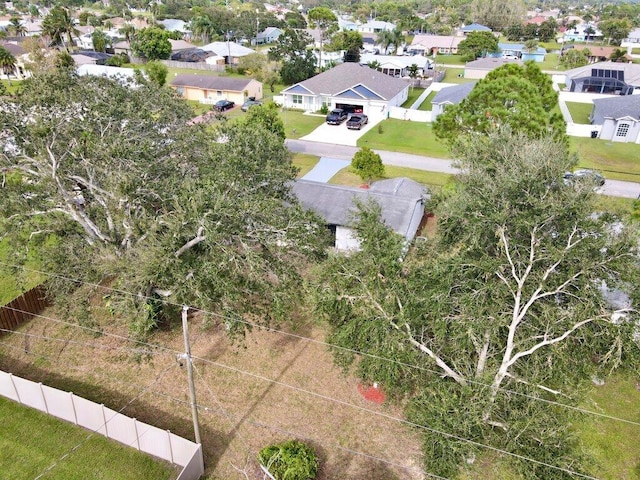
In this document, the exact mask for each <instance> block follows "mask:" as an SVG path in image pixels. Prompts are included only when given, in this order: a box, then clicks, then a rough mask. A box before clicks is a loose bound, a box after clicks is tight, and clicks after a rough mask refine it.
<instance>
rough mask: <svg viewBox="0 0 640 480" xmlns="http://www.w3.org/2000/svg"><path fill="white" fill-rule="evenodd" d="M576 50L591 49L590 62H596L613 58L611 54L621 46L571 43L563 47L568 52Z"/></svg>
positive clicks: (563, 50)
mask: <svg viewBox="0 0 640 480" xmlns="http://www.w3.org/2000/svg"><path fill="white" fill-rule="evenodd" d="M572 48H573V49H575V50H588V51H589V63H596V62H606V61H607V60H609V58H611V55H612V54H613V52H614V51H615V50H616V49H619V48H620V47H601V46H598V45H571V46H569V47H568V48H563V49H562V53H563V54H564V52H566V51H567V50H570V49H572ZM630 60H631V58H628V59H627V61H630Z"/></svg>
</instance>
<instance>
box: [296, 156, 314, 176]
mask: <svg viewBox="0 0 640 480" xmlns="http://www.w3.org/2000/svg"><path fill="white" fill-rule="evenodd" d="M319 160H320V157H317V156H315V155H308V154H306V153H296V154H294V155H293V164H294V165H295V166H296V167H298V169H299V170H300V171H299V172H298V178H301V177H304V176H305V175H306V174H307V173H309V171H310V170H311V169H312V168H313V167H315V166H316V164H317V163H318V161H319Z"/></svg>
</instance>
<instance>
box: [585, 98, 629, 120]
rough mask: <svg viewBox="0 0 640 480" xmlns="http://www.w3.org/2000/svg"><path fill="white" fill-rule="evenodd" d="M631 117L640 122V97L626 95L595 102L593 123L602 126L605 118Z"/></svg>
mask: <svg viewBox="0 0 640 480" xmlns="http://www.w3.org/2000/svg"><path fill="white" fill-rule="evenodd" d="M624 117H630V118H633V119H635V120H636V121H640V95H625V96H622V97H620V96H616V97H610V98H596V99H594V100H593V123H595V124H601V123H603V122H604V119H605V118H624Z"/></svg>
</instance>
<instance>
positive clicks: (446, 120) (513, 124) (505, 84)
mask: <svg viewBox="0 0 640 480" xmlns="http://www.w3.org/2000/svg"><path fill="white" fill-rule="evenodd" d="M557 99H558V94H557V93H556V92H555V91H554V90H553V88H552V82H551V79H550V78H549V77H548V76H547V75H545V74H544V73H542V71H541V70H540V67H538V66H537V65H535V64H534V63H533V62H527V63H526V64H525V65H524V66H520V65H516V64H507V65H503V66H502V67H500V68H497V69H495V70H493V71H492V72H490V73H489V74H488V75H487V76H486V77H485V78H484V79H482V80H480V81H479V82H478V84H477V85H476V86H475V87H474V88H473V90H472V91H471V93H469V95H468V96H467V98H465V99H464V100H463V101H462V102H460V103H459V104H457V105H451V106H450V107H448V108H446V109H445V111H444V113H442V114H441V115H438V117H437V118H436V121H435V123H434V131H435V133H436V135H437V136H438V137H439V138H442V139H445V140H447V141H448V142H450V143H451V144H455V143H459V142H464V140H465V138H466V136H467V135H469V134H474V133H483V134H486V133H489V132H491V131H493V130H495V129H498V128H501V127H504V126H509V127H510V128H511V129H512V130H513V131H514V132H521V133H523V134H525V135H527V136H530V137H544V136H547V135H552V136H554V137H555V138H556V139H557V140H559V141H564V140H565V138H566V134H565V128H566V126H565V123H564V120H563V119H562V116H561V115H560V114H559V113H557V112H554V110H555V109H556V106H557V102H558V100H557Z"/></svg>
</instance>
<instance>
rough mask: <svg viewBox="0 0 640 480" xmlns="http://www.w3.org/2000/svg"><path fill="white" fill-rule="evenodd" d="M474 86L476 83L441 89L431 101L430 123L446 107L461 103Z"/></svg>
mask: <svg viewBox="0 0 640 480" xmlns="http://www.w3.org/2000/svg"><path fill="white" fill-rule="evenodd" d="M475 86H476V82H467V83H461V84H459V85H453V86H451V87H446V88H443V89H442V90H440V91H439V92H438V93H436V95H435V97H433V100H431V121H435V119H436V118H438V115H440V114H441V113H442V112H444V109H445V108H446V107H447V106H448V105H457V104H458V103H460V102H462V100H464V99H465V98H467V96H468V95H469V93H471V90H473V87H475Z"/></svg>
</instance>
